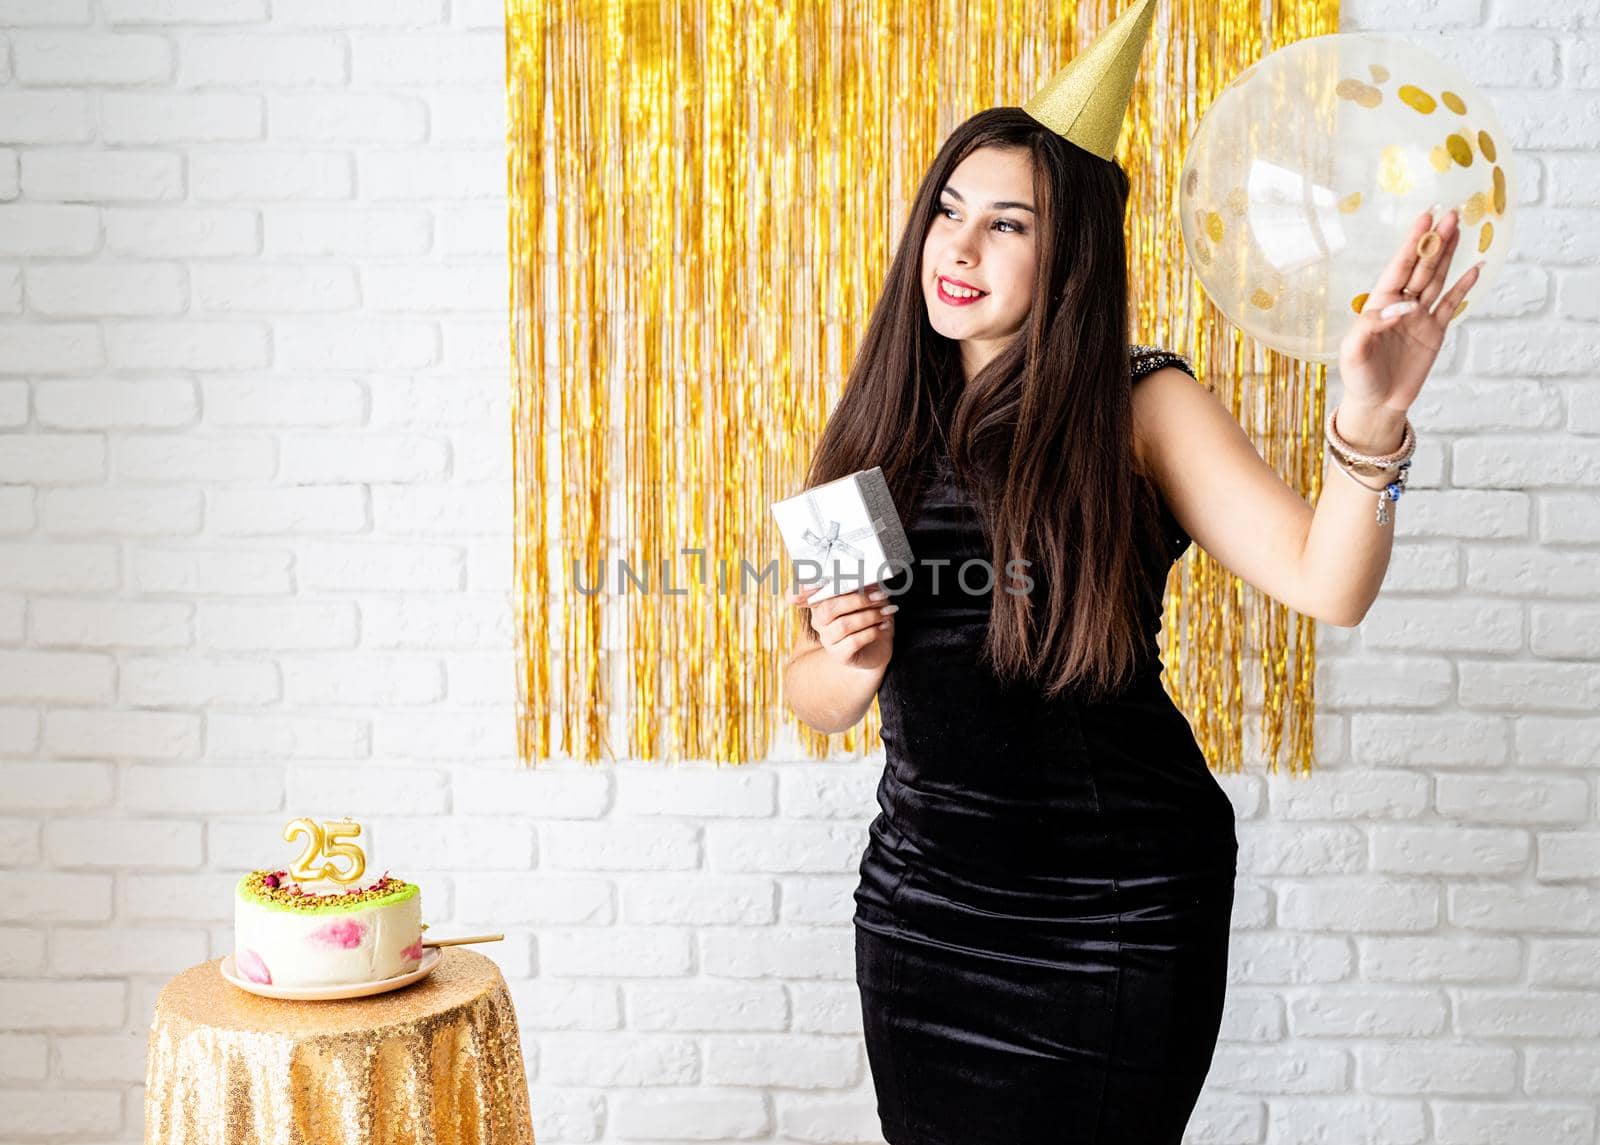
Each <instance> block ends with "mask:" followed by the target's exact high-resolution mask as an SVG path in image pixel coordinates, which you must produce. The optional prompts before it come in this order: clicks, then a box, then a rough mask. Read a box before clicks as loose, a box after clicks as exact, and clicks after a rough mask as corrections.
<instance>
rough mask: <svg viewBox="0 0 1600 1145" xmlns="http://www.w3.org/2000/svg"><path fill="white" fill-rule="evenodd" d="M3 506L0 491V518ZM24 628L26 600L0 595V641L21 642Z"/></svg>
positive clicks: (25, 628) (8, 642)
mask: <svg viewBox="0 0 1600 1145" xmlns="http://www.w3.org/2000/svg"><path fill="white" fill-rule="evenodd" d="M22 492H24V493H26V492H28V490H22ZM4 508H5V497H4V494H3V491H0V518H3V516H4ZM26 630H27V601H26V600H25V599H24V598H23V597H21V596H0V642H4V643H6V644H21V643H22V638H23V635H24V633H25V632H26Z"/></svg>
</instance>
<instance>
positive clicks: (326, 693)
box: [279, 654, 454, 708]
mask: <svg viewBox="0 0 1600 1145" xmlns="http://www.w3.org/2000/svg"><path fill="white" fill-rule="evenodd" d="M279 666H280V669H281V671H282V672H283V687H284V695H285V698H286V699H287V700H288V702H289V703H290V704H294V705H300V704H305V705H309V706H313V707H323V706H328V705H339V706H350V705H361V706H374V707H384V708H388V707H407V706H409V705H412V704H433V703H437V702H438V701H440V700H442V699H444V698H445V687H444V672H443V670H442V669H441V668H440V666H439V662H438V660H437V659H435V658H434V657H431V656H399V655H388V656H377V655H366V654H360V655H347V656H329V655H323V656H317V657H300V658H294V657H285V658H283V659H281V660H280V661H279ZM452 698H454V697H452Z"/></svg>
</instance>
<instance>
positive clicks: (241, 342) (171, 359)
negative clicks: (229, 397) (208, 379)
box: [108, 320, 271, 370]
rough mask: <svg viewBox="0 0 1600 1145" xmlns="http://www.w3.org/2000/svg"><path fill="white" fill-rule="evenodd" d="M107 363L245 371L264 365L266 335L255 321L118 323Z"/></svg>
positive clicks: (267, 344)
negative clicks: (109, 360)
mask: <svg viewBox="0 0 1600 1145" xmlns="http://www.w3.org/2000/svg"><path fill="white" fill-rule="evenodd" d="M108 339H109V342H110V351H111V362H112V364H113V365H115V366H118V367H121V368H123V369H132V370H247V369H253V368H256V367H260V366H265V365H266V364H267V361H268V358H269V355H270V353H271V350H270V337H269V334H268V331H267V328H266V327H265V326H264V325H261V324H259V323H255V322H223V321H206V322H197V321H194V320H188V321H173V322H158V321H148V322H119V323H114V324H112V325H111V327H110V330H109V333H108Z"/></svg>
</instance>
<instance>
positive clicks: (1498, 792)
mask: <svg viewBox="0 0 1600 1145" xmlns="http://www.w3.org/2000/svg"><path fill="white" fill-rule="evenodd" d="M1434 802H1435V804H1436V805H1437V806H1438V808H1439V813H1440V814H1441V815H1446V816H1449V817H1451V818H1453V819H1456V820H1459V821H1463V822H1479V823H1527V824H1533V823H1575V822H1582V821H1583V820H1584V819H1586V818H1587V817H1588V814H1589V803H1590V799H1589V785H1588V783H1587V782H1585V781H1584V780H1582V779H1568V778H1559V779H1557V778H1539V777H1535V776H1529V775H1526V774H1523V775H1518V776H1515V777H1512V776H1500V775H1441V776H1439V778H1438V779H1437V781H1436V786H1435V789H1434Z"/></svg>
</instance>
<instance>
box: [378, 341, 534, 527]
mask: <svg viewBox="0 0 1600 1145" xmlns="http://www.w3.org/2000/svg"><path fill="white" fill-rule="evenodd" d="M504 376H505V374H504V371H503V370H502V371H500V372H498V373H481V374H472V373H466V372H457V371H452V372H451V374H450V376H449V377H448V378H438V377H428V378H405V377H385V378H383V379H382V380H381V381H380V382H378V383H377V384H375V385H374V386H373V387H372V425H374V426H385V427H392V428H402V427H403V428H410V429H441V428H445V427H455V426H471V427H477V428H492V427H494V426H497V425H503V424H504V423H505V420H506V418H508V417H509V416H510V411H511V407H510V402H509V400H508V398H507V395H505V394H502V393H501V392H499V391H500V384H499V383H500V380H501V379H502V378H503V377H504ZM490 377H493V379H494V381H493V382H492V383H490V382H489V378H490ZM497 488H499V486H498V485H497V484H485V485H483V486H480V487H479V490H481V492H482V493H483V494H485V495H489V496H492V495H493V491H494V490H495V489H497ZM479 490H474V491H473V492H478V491H479ZM452 491H453V490H452ZM507 503H508V504H509V502H507ZM500 520H501V521H502V524H503V522H504V520H505V518H504V517H501V518H500Z"/></svg>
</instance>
